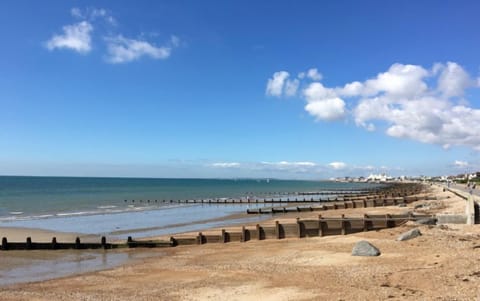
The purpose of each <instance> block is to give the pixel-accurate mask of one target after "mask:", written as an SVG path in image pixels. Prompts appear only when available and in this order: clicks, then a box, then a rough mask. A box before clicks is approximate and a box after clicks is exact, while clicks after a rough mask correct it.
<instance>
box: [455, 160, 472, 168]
mask: <svg viewBox="0 0 480 301" xmlns="http://www.w3.org/2000/svg"><path fill="white" fill-rule="evenodd" d="M453 165H455V167H458V168H464V167H467V166H468V162H466V161H460V160H455V162H453Z"/></svg>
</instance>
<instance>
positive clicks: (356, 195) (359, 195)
mask: <svg viewBox="0 0 480 301" xmlns="http://www.w3.org/2000/svg"><path fill="white" fill-rule="evenodd" d="M397 185H398V184H397ZM402 186H403V185H401V186H400V187H397V186H394V187H393V188H385V189H383V190H375V191H371V192H365V191H362V192H358V191H355V192H353V191H352V192H348V191H338V192H331V191H329V192H321V191H320V192H295V193H284V194H282V193H280V194H277V195H276V196H275V197H270V198H266V197H263V198H262V197H257V196H252V197H250V196H247V197H245V198H214V199H184V200H173V199H170V200H166V199H163V200H158V199H155V200H150V199H147V200H143V199H140V200H134V199H133V200H124V202H125V203H171V204H251V203H254V204H259V203H260V204H275V203H279V204H281V203H323V202H332V201H352V200H360V199H385V198H398V197H403V198H405V197H408V196H411V195H413V194H417V193H420V192H421V191H422V189H421V188H420V187H418V186H417V185H414V186H413V187H409V188H403V187H402ZM325 195H334V196H335V197H333V198H330V197H325ZM285 196H286V197H285ZM313 196H317V197H313Z"/></svg>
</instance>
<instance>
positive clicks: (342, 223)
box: [341, 214, 347, 235]
mask: <svg viewBox="0 0 480 301" xmlns="http://www.w3.org/2000/svg"><path fill="white" fill-rule="evenodd" d="M341 227H342V235H346V234H347V229H346V222H345V214H342V221H341Z"/></svg>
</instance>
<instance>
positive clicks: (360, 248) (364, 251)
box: [352, 240, 381, 256]
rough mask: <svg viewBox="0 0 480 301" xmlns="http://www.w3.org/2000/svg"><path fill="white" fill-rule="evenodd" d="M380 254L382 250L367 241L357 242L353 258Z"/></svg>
mask: <svg viewBox="0 0 480 301" xmlns="http://www.w3.org/2000/svg"><path fill="white" fill-rule="evenodd" d="M380 254H381V253H380V250H379V249H377V248H376V247H375V246H374V245H372V244H371V243H369V242H368V241H366V240H361V241H359V242H357V243H356V244H355V246H354V247H353V250H352V256H378V255H380Z"/></svg>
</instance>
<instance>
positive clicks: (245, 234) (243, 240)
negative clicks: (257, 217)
mask: <svg viewBox="0 0 480 301" xmlns="http://www.w3.org/2000/svg"><path fill="white" fill-rule="evenodd" d="M245 241H247V230H245V226H242V235H241V236H240V242H245Z"/></svg>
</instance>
